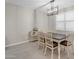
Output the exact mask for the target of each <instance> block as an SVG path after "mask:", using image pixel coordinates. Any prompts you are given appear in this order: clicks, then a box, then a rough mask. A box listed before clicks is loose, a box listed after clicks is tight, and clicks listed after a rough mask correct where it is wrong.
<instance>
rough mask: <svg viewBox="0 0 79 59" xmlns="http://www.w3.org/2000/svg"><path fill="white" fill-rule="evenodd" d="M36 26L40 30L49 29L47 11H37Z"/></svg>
mask: <svg viewBox="0 0 79 59" xmlns="http://www.w3.org/2000/svg"><path fill="white" fill-rule="evenodd" d="M36 26H37V27H38V28H39V30H40V31H43V32H46V31H48V17H47V15H46V14H45V13H43V12H42V11H39V10H38V11H37V13H36Z"/></svg>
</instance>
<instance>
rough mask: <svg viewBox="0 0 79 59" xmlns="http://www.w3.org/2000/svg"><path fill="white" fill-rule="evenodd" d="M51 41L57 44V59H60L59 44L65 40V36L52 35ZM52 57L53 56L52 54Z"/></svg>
mask: <svg viewBox="0 0 79 59" xmlns="http://www.w3.org/2000/svg"><path fill="white" fill-rule="evenodd" d="M52 39H53V41H55V42H57V43H58V59H61V58H60V55H61V53H60V42H62V41H64V40H66V35H65V34H59V33H52ZM52 55H53V54H52Z"/></svg>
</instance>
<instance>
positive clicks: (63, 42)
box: [60, 35, 72, 59]
mask: <svg viewBox="0 0 79 59" xmlns="http://www.w3.org/2000/svg"><path fill="white" fill-rule="evenodd" d="M69 37H70V35H69V36H67V37H66V40H64V41H62V42H60V44H61V46H63V47H64V51H65V50H66V51H67V56H68V59H70V51H69V47H71V46H72V42H70V41H69V40H68V38H69ZM71 49H72V47H71Z"/></svg>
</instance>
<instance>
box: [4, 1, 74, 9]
mask: <svg viewBox="0 0 79 59" xmlns="http://www.w3.org/2000/svg"><path fill="white" fill-rule="evenodd" d="M49 1H50V0H5V2H6V3H10V4H14V5H19V6H23V7H28V8H32V9H35V8H38V7H39V6H41V5H43V4H45V3H47V2H49ZM55 4H56V5H58V6H59V7H60V8H62V7H69V6H73V5H74V0H55Z"/></svg>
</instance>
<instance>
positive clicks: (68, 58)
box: [66, 46, 70, 59]
mask: <svg viewBox="0 0 79 59" xmlns="http://www.w3.org/2000/svg"><path fill="white" fill-rule="evenodd" d="M66 50H67V59H70V56H69V53H70V51H69V47H68V46H67V48H66Z"/></svg>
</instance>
